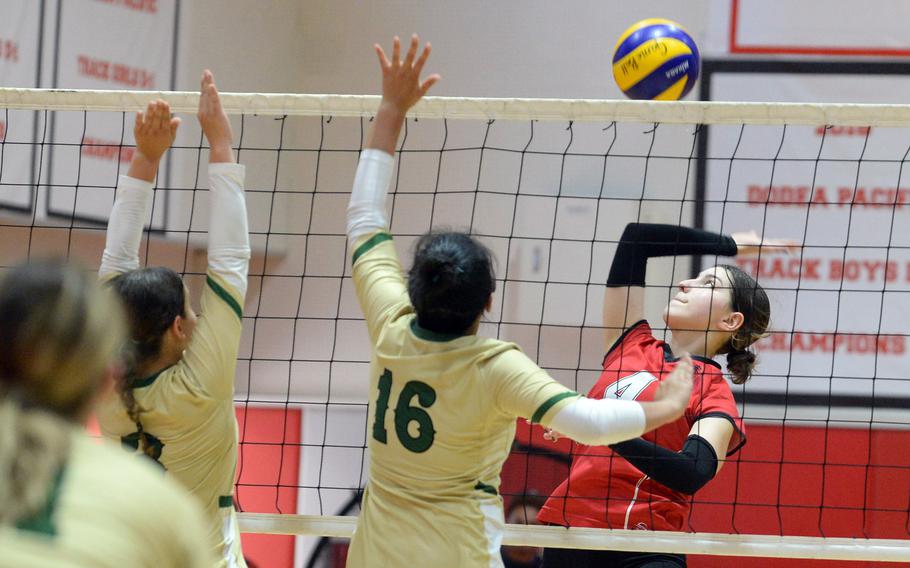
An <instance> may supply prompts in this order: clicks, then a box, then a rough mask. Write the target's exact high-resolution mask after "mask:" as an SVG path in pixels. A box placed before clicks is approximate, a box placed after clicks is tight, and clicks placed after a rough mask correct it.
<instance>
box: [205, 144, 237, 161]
mask: <svg viewBox="0 0 910 568" xmlns="http://www.w3.org/2000/svg"><path fill="white" fill-rule="evenodd" d="M233 161H234V150H233V149H232V148H231V142H230V139H228V140H227V141H219V142H217V143H211V142H210V146H209V163H210V164H218V163H225V162H228V163H231V162H233Z"/></svg>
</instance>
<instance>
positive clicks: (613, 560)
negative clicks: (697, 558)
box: [543, 548, 686, 568]
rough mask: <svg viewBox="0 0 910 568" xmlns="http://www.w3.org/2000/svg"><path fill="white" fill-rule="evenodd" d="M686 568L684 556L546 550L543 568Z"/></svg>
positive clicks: (654, 553) (652, 553) (605, 551)
mask: <svg viewBox="0 0 910 568" xmlns="http://www.w3.org/2000/svg"><path fill="white" fill-rule="evenodd" d="M614 567H615V568H686V556H685V555H684V554H666V553H656V552H616V551H613V550H576V549H570V548H545V549H544V551H543V568H614Z"/></svg>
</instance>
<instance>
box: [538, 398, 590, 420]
mask: <svg viewBox="0 0 910 568" xmlns="http://www.w3.org/2000/svg"><path fill="white" fill-rule="evenodd" d="M573 396H581V395H579V394H578V393H577V392H575V391H566V392H561V393H559V394H557V395H553V396H551V397H550V398H549V399H547V401H546V402H544V403H543V404H541V405H540V406H539V407H538V408H537V411H535V412H534V416H532V417H531V424H540V419H541V418H543V416H544V414H546V413H547V411H548V410H550V409H551V408H553V405H554V404H556V403H557V402H559V401H561V400H564V399H567V398H570V397H573Z"/></svg>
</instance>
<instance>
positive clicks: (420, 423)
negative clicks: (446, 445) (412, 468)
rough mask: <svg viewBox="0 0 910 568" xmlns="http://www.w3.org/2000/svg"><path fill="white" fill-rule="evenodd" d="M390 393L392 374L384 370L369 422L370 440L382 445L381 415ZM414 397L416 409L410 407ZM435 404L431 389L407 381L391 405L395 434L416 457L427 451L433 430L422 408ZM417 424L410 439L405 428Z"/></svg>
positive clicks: (433, 393)
mask: <svg viewBox="0 0 910 568" xmlns="http://www.w3.org/2000/svg"><path fill="white" fill-rule="evenodd" d="M391 393H392V371H390V370H388V369H386V370H385V372H383V373H382V376H380V377H379V398H377V399H376V419H375V420H374V421H373V439H375V440H376V441H377V442H382V443H383V444H387V443H388V441H387V440H388V438H387V432H386V428H385V414H386V411H387V410H388V409H389V396H390V395H391ZM414 397H417V404H418V405H419V406H411V401H412V400H413V399H414ZM435 402H436V391H435V390H433V387H431V386H430V385H428V384H426V383H422V382H420V381H408V382H407V383H405V385H404V388H402V389H401V394H399V395H398V403H397V404H396V405H395V433H396V434H397V435H398V440H399V441H400V442H401V445H402V446H404V447H405V448H406V449H408V450H410V451H412V452H414V453H415V454H419V453H422V452H425V451H427V450H429V449H430V446H432V445H433V439H434V438H435V437H436V431H435V430H433V419H432V418H430V415H429V413H427V411H426V410H424V408H430V407H431V406H433V403H435ZM411 422H416V423H417V435H416V436H412V435H411V432H410V430H408V426H410V424H411Z"/></svg>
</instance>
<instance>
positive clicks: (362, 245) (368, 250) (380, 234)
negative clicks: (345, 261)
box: [351, 229, 395, 266]
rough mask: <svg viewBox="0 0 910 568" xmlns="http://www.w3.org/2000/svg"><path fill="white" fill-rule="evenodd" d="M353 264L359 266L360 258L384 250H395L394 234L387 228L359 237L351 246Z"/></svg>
mask: <svg viewBox="0 0 910 568" xmlns="http://www.w3.org/2000/svg"><path fill="white" fill-rule="evenodd" d="M351 250H352V251H353V252H352V253H351V265H353V266H357V263H358V261H359V260H361V259H364V258H368V257H372V256H375V255H377V254H380V253H382V252H387V253H389V252H394V251H395V245H394V241H393V239H392V235H391V234H390V233H389V232H388V231H386V230H385V229H380V230H377V231H374V232H372V233H367V234H366V235H363V236H362V237H359V238H358V239H357V240H356V241H355V242H354V246H353V247H352V248H351Z"/></svg>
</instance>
